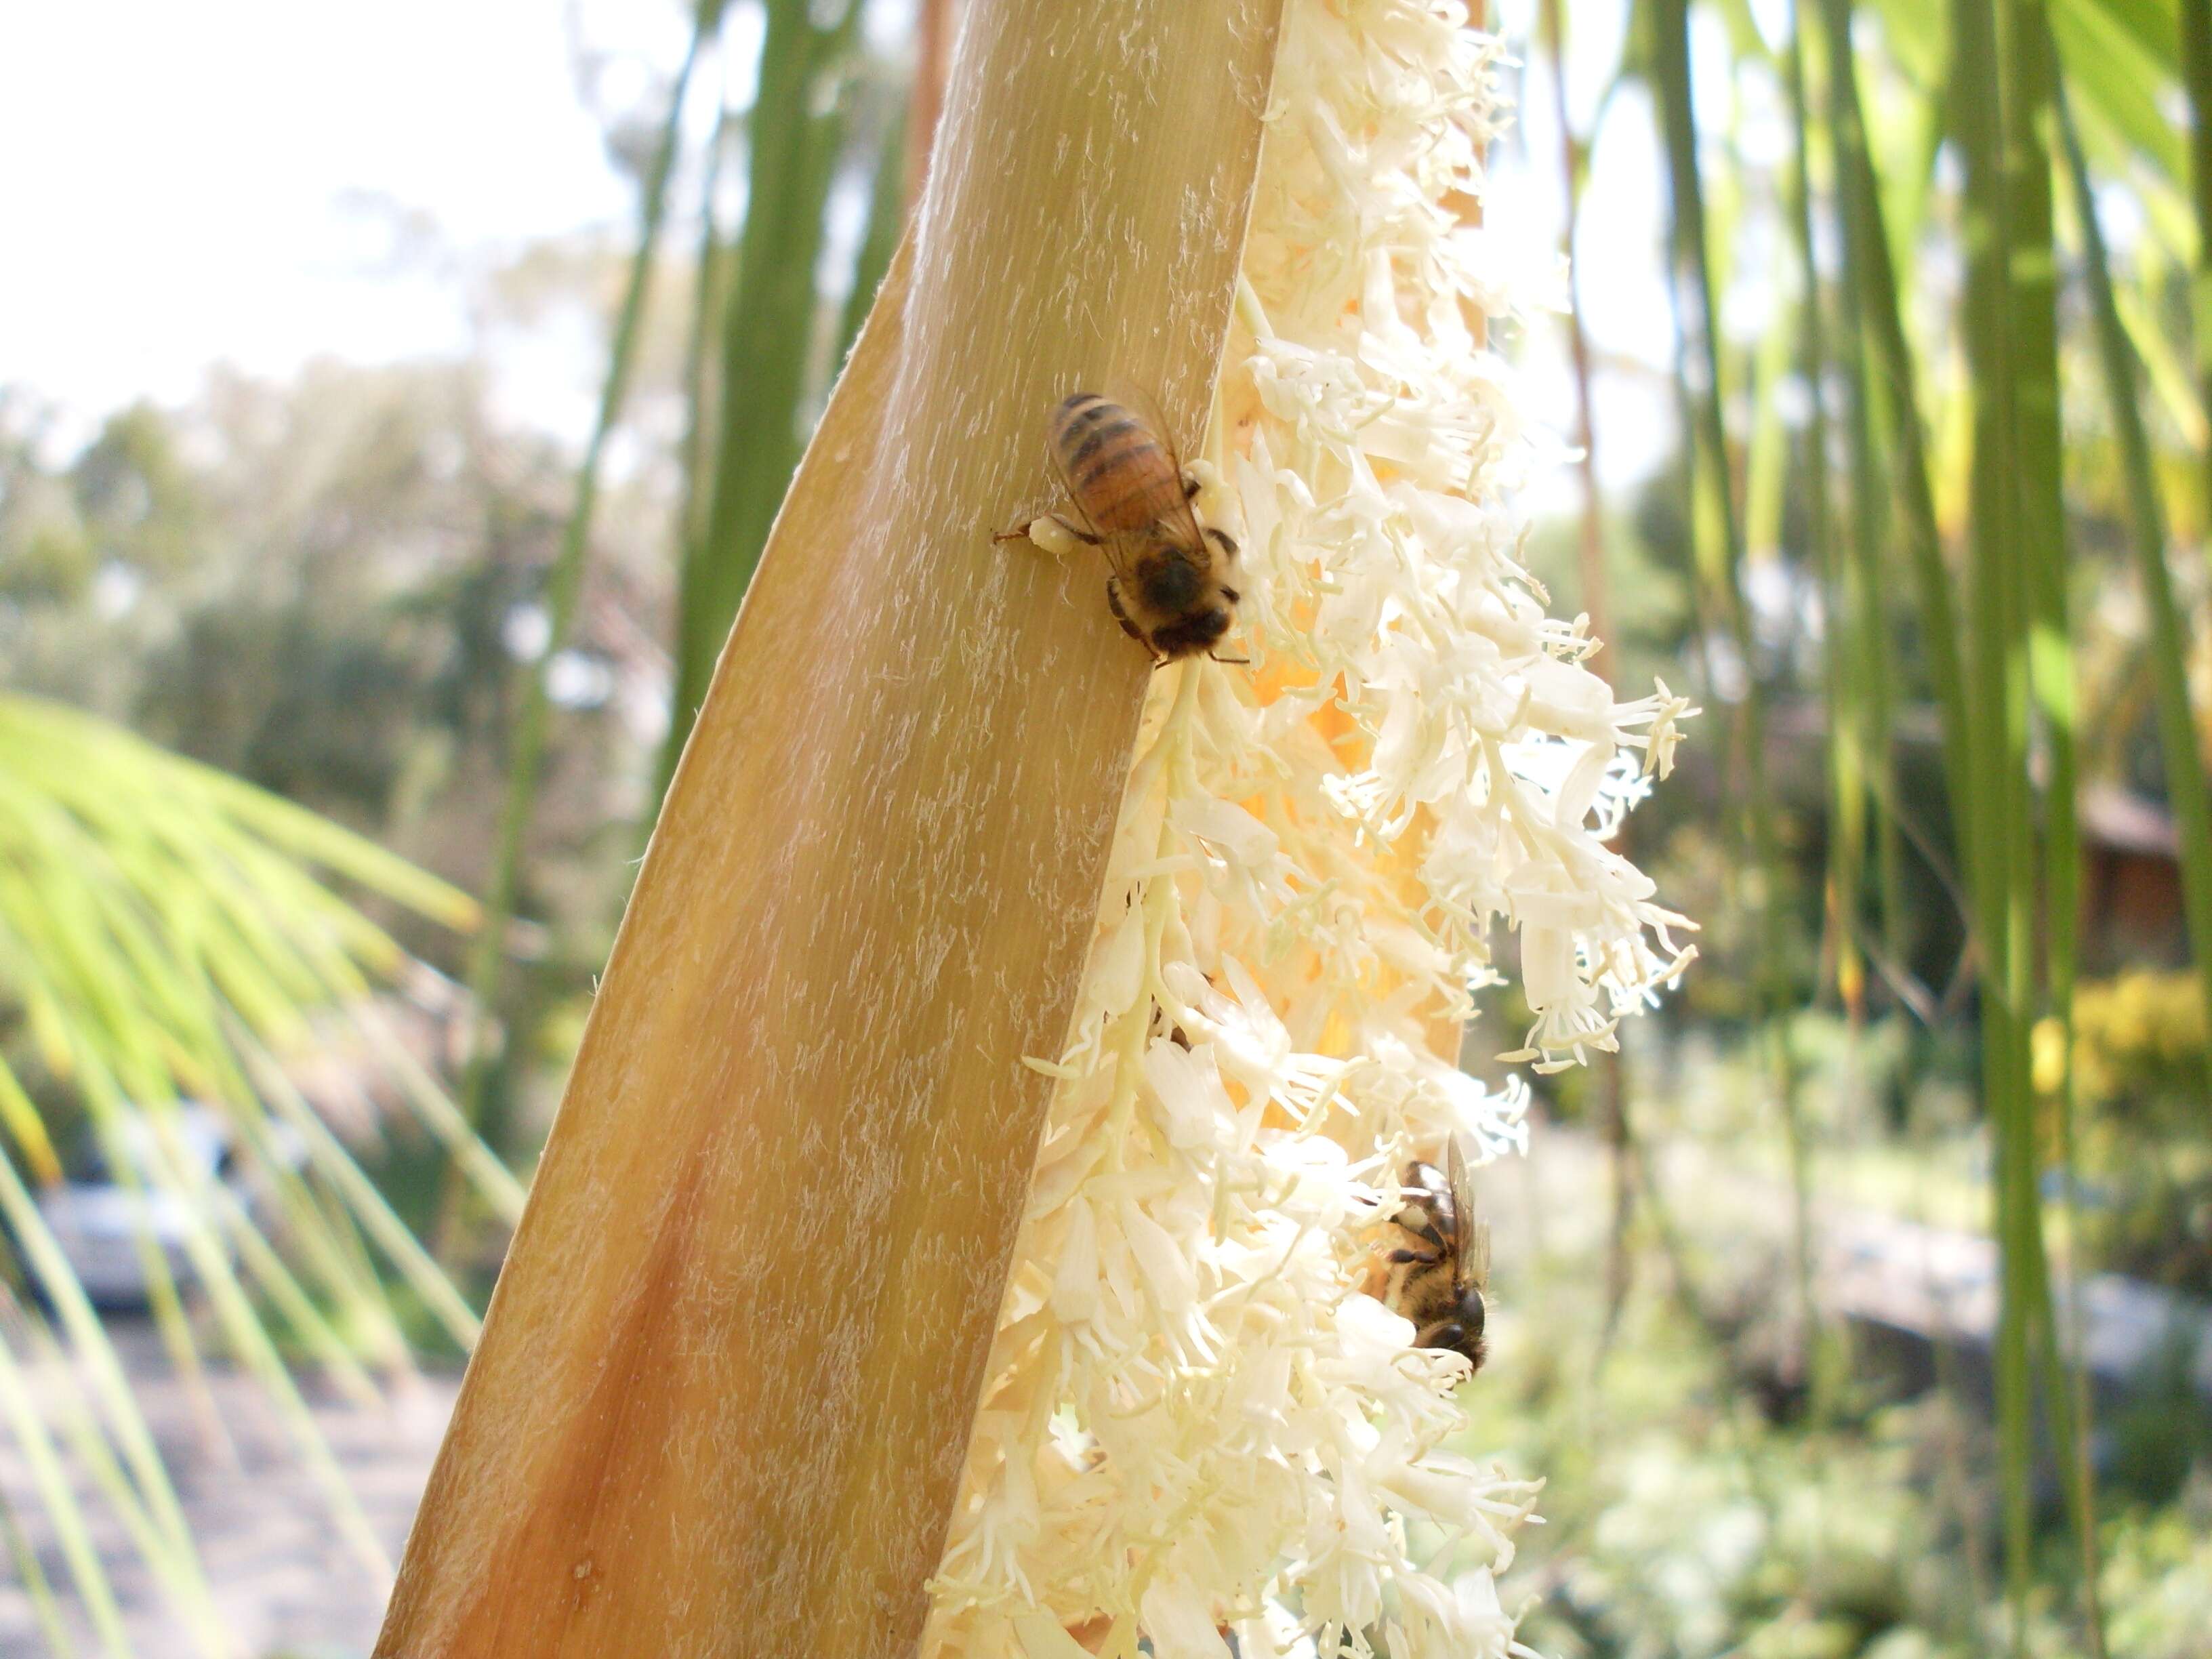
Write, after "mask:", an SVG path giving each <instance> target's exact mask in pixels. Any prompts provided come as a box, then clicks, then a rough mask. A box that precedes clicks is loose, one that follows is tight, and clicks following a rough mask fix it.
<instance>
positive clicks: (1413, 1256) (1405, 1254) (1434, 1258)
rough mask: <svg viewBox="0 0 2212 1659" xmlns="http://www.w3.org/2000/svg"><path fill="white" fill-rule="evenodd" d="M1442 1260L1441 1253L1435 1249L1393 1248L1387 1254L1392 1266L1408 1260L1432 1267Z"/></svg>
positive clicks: (1401, 1264) (1403, 1263)
mask: <svg viewBox="0 0 2212 1659" xmlns="http://www.w3.org/2000/svg"><path fill="white" fill-rule="evenodd" d="M1389 1261H1390V1263H1391V1265H1392V1266H1393V1267H1402V1266H1403V1265H1405V1264H1406V1263H1407V1262H1408V1261H1418V1262H1419V1263H1420V1264H1421V1266H1423V1267H1435V1266H1436V1265H1437V1262H1439V1261H1443V1255H1442V1253H1440V1252H1438V1251H1436V1250H1393V1251H1391V1252H1390V1255H1389Z"/></svg>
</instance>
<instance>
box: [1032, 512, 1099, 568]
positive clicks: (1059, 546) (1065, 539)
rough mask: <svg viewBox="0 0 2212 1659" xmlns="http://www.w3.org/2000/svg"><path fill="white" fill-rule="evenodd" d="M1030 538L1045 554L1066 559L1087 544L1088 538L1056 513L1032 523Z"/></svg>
mask: <svg viewBox="0 0 2212 1659" xmlns="http://www.w3.org/2000/svg"><path fill="white" fill-rule="evenodd" d="M1027 533H1028V535H1029V538H1030V540H1031V541H1033V542H1035V543H1036V544H1037V546H1038V547H1039V548H1040V549H1041V550H1043V551H1044V552H1047V553H1050V554H1052V555H1054V556H1056V557H1059V558H1066V557H1067V556H1069V555H1070V554H1072V553H1074V552H1075V551H1077V550H1079V549H1080V548H1081V547H1083V546H1084V545H1085V542H1086V539H1087V538H1085V536H1084V534H1083V532H1081V531H1079V530H1078V529H1076V527H1075V526H1073V525H1071V524H1069V523H1068V522H1067V521H1066V520H1064V519H1062V518H1061V517H1060V515H1059V514H1058V513H1045V514H1044V515H1042V517H1040V518H1036V519H1033V520H1030V526H1029V530H1028V532H1027Z"/></svg>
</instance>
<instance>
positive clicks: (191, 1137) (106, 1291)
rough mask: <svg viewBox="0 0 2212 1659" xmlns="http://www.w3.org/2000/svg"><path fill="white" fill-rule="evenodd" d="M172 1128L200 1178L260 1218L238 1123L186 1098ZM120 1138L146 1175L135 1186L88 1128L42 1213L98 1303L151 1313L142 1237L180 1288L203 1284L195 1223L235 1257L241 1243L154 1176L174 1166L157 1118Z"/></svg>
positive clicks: (129, 1126)
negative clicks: (235, 1144)
mask: <svg viewBox="0 0 2212 1659" xmlns="http://www.w3.org/2000/svg"><path fill="white" fill-rule="evenodd" d="M171 1127H172V1130H173V1135H174V1139H175V1143H176V1145H177V1146H178V1147H179V1149H180V1150H181V1152H182V1155H183V1157H184V1158H185V1159H186V1160H187V1161H188V1162H189V1164H190V1165H191V1175H192V1177H193V1179H194V1181H195V1182H199V1181H211V1182H221V1183H222V1185H223V1187H224V1188H226V1189H227V1190H228V1192H229V1193H230V1194H231V1196H232V1197H233V1198H234V1199H235V1200H237V1201H238V1203H239V1205H240V1207H241V1208H243V1209H245V1210H246V1212H247V1213H248V1214H252V1213H253V1212H254V1211H255V1209H256V1208H257V1205H258V1200H257V1199H256V1195H255V1194H253V1193H252V1190H251V1189H250V1188H248V1187H247V1186H246V1184H245V1183H244V1182H242V1181H241V1179H240V1170H239V1168H238V1159H237V1158H236V1156H235V1154H234V1151H233V1149H232V1146H231V1132H230V1127H229V1126H228V1124H227V1123H226V1122H225V1121H223V1119H222V1115H220V1114H218V1113H216V1112H215V1111H212V1110H210V1109H209V1108H207V1107H205V1106H202V1105H199V1104H197V1103H192V1102H186V1103H184V1104H183V1105H181V1106H179V1107H178V1108H177V1109H175V1117H174V1121H173V1124H172V1126H171ZM117 1139H118V1141H119V1142H120V1143H121V1146H122V1148H123V1150H124V1154H125V1157H127V1158H129V1159H130V1160H131V1164H132V1166H133V1167H134V1168H135V1169H136V1170H137V1172H138V1176H139V1179H138V1182H137V1187H136V1189H135V1190H134V1188H132V1187H131V1186H130V1185H126V1184H125V1183H124V1182H119V1181H118V1180H117V1179H116V1178H115V1172H114V1170H113V1168H112V1165H111V1164H110V1162H109V1159H108V1155H107V1151H106V1147H105V1146H104V1145H102V1143H101V1142H100V1139H98V1138H97V1137H94V1136H93V1135H92V1134H90V1133H87V1135H86V1137H85V1142H84V1145H83V1147H82V1151H81V1153H80V1155H79V1156H78V1157H76V1158H73V1159H72V1160H71V1161H70V1173H69V1175H68V1177H67V1178H66V1179H64V1181H62V1182H60V1183H59V1184H58V1185H56V1186H52V1187H49V1188H45V1189H44V1190H42V1191H41V1192H40V1194H39V1195H38V1204H39V1213H40V1215H41V1216H42V1217H43V1218H45V1220H46V1226H47V1229H48V1230H49V1231H51V1232H52V1234H53V1236H54V1239H55V1242H56V1243H58V1244H59V1246H60V1247H61V1251H62V1254H63V1255H64V1256H65V1257H67V1258H68V1261H69V1264H70V1267H71V1268H73V1269H74V1270H75V1271H76V1277H77V1282H78V1283H79V1284H80V1285H82V1286H83V1287H84V1292H85V1295H86V1296H87V1297H89V1298H90V1300H91V1302H92V1304H93V1305H94V1307H95V1308H99V1309H101V1310H105V1311H109V1312H133V1311H138V1310H143V1309H144V1308H145V1307H146V1305H147V1301H148V1297H149V1284H148V1277H147V1271H146V1260H145V1257H144V1256H143V1254H142V1253H141V1249H140V1243H139V1241H140V1237H141V1236H142V1234H143V1235H145V1236H149V1237H151V1239H152V1240H153V1242H154V1243H155V1247H156V1248H157V1249H160V1250H161V1255H162V1259H163V1260H164V1261H167V1264H168V1268H169V1273H170V1276H171V1277H172V1278H173V1279H174V1280H175V1281H176V1283H177V1285H179V1287H180V1288H181V1287H185V1286H188V1285H191V1284H193V1283H195V1282H196V1281H197V1278H198V1274H197V1271H196V1270H195V1268H194V1267H193V1266H192V1261H191V1252H190V1250H189V1249H187V1248H186V1245H185V1240H186V1239H187V1238H188V1237H190V1236H191V1230H192V1228H193V1227H194V1226H195V1225H197V1226H202V1227H205V1228H207V1229H208V1231H209V1236H210V1237H211V1238H213V1239H214V1240H215V1241H216V1245H217V1248H219V1249H222V1251H223V1252H224V1254H225V1255H226V1256H228V1255H229V1254H230V1251H231V1244H230V1240H229V1238H228V1234H227V1231H226V1230H225V1228H224V1227H223V1225H222V1223H221V1221H220V1220H219V1219H218V1218H214V1217H211V1216H208V1215H206V1214H204V1213H203V1210H204V1206H203V1205H202V1204H199V1203H197V1202H196V1201H195V1200H193V1199H192V1198H191V1197H190V1196H189V1195H187V1194H185V1193H184V1192H182V1191H179V1188H178V1184H177V1183H176V1182H173V1181H170V1180H166V1179H165V1180H156V1179H155V1178H154V1176H153V1174H152V1172H153V1171H154V1170H157V1169H166V1168H167V1162H166V1160H164V1159H163V1158H161V1157H160V1155H159V1148H158V1146H157V1143H156V1142H155V1130H154V1126H153V1125H152V1124H151V1123H150V1122H149V1121H147V1120H146V1119H145V1118H144V1117H143V1115H138V1114H135V1113H134V1114H133V1115H131V1118H130V1120H129V1121H127V1122H125V1124H124V1125H123V1126H122V1127H121V1129H120V1131H119V1133H118V1136H117ZM279 1156H280V1157H287V1158H288V1159H289V1158H290V1151H289V1146H280V1147H279Z"/></svg>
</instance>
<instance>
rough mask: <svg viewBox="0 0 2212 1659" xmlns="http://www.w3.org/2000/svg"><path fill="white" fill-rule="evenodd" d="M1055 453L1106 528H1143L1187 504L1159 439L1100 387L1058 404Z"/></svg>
mask: <svg viewBox="0 0 2212 1659" xmlns="http://www.w3.org/2000/svg"><path fill="white" fill-rule="evenodd" d="M1052 453H1054V456H1056V457H1057V458H1058V459H1059V461H1060V467H1061V469H1062V470H1063V471H1066V474H1067V483H1068V488H1069V489H1072V490H1073V491H1074V493H1075V499H1076V501H1077V502H1078V504H1079V505H1080V506H1081V507H1082V508H1083V511H1084V513H1085V515H1086V516H1087V517H1088V518H1089V519H1090V520H1091V523H1092V524H1093V525H1095V526H1097V528H1098V529H1100V530H1102V531H1108V532H1113V531H1130V530H1142V529H1144V528H1146V526H1150V525H1154V524H1158V522H1159V521H1160V520H1163V519H1164V518H1166V517H1167V516H1168V515H1169V514H1170V513H1174V512H1176V511H1177V510H1179V509H1180V508H1181V507H1182V501H1183V489H1182V479H1181V478H1179V477H1176V469H1175V463H1174V462H1173V461H1172V460H1170V459H1169V456H1168V452H1167V450H1166V448H1165V447H1164V446H1163V445H1162V444H1161V442H1160V441H1159V439H1158V437H1157V436H1156V435H1154V434H1153V432H1152V429H1151V428H1149V427H1147V426H1146V424H1145V423H1144V422H1143V421H1141V420H1139V418H1138V417H1137V416H1134V415H1133V414H1131V413H1130V412H1129V411H1128V410H1127V409H1124V408H1123V407H1122V406H1121V404H1117V403H1112V402H1109V400H1108V399H1106V398H1102V397H1100V396H1099V395H1098V394H1097V392H1077V393H1076V394H1075V395H1074V396H1073V397H1072V398H1068V399H1067V401H1066V402H1065V403H1063V404H1060V407H1059V408H1058V409H1056V410H1053V413H1052Z"/></svg>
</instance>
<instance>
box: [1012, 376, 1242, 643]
mask: <svg viewBox="0 0 2212 1659" xmlns="http://www.w3.org/2000/svg"><path fill="white" fill-rule="evenodd" d="M1048 438H1049V441H1050V447H1051V450H1052V458H1053V464H1054V465H1055V466H1056V467H1057V468H1058V469H1059V471H1060V479H1061V482H1063V483H1065V484H1066V486H1067V493H1068V495H1069V497H1070V499H1071V501H1073V505H1074V507H1075V511H1076V515H1077V517H1078V518H1079V520H1081V524H1080V526H1078V525H1076V524H1072V523H1070V522H1069V521H1068V520H1066V519H1065V518H1062V517H1061V516H1060V514H1059V513H1046V514H1045V515H1044V516H1043V517H1042V518H1040V519H1037V520H1034V521H1033V522H1031V523H1030V524H1029V525H1027V526H1024V528H1022V529H1020V530H1010V531H1007V532H1004V533H1003V534H1001V535H1000V536H999V537H998V538H996V539H997V540H1000V541H1002V542H1003V541H1012V540H1014V539H1016V538H1019V537H1022V536H1027V537H1028V538H1030V540H1031V541H1033V542H1035V543H1036V544H1037V545H1038V546H1039V547H1042V548H1043V549H1044V550H1045V551H1047V552H1048V553H1060V554H1066V553H1068V552H1071V551H1073V549H1074V548H1075V547H1076V546H1078V545H1085V546H1090V547H1095V548H1097V549H1098V550H1100V551H1101V552H1103V554H1104V555H1105V556H1106V562H1107V564H1108V565H1109V567H1110V568H1111V572H1112V574H1109V576H1108V577H1107V578H1106V604H1107V605H1108V607H1109V609H1110V610H1111V611H1113V613H1114V619H1115V621H1116V622H1118V623H1121V629H1122V631H1123V632H1125V633H1126V634H1127V635H1129V637H1130V638H1131V639H1133V640H1135V641H1137V642H1138V643H1139V645H1142V646H1143V647H1145V649H1146V650H1147V651H1149V652H1151V653H1152V661H1153V663H1154V665H1158V664H1161V663H1165V662H1173V661H1175V660H1176V659H1177V658H1180V657H1194V656H1199V655H1201V654H1203V655H1206V656H1209V657H1212V656H1213V655H1214V650H1213V647H1215V646H1217V645H1218V644H1219V643H1220V642H1221V640H1222V637H1223V636H1224V635H1226V634H1227V633H1228V632H1229V629H1230V627H1231V623H1234V622H1235V620H1236V606H1237V600H1238V599H1240V598H1242V597H1243V596H1242V595H1240V594H1239V593H1238V592H1237V589H1236V588H1235V587H1233V586H1231V585H1230V581H1229V577H1230V575H1231V573H1232V572H1233V570H1234V568H1235V566H1236V563H1237V543H1236V540H1235V538H1232V537H1231V535H1230V534H1229V533H1228V532H1226V531H1225V530H1222V529H1220V528H1219V527H1218V526H1214V525H1210V524H1207V523H1205V522H1204V521H1203V520H1201V518H1200V513H1199V512H1198V510H1197V507H1196V506H1195V505H1194V502H1198V501H1200V500H1201V498H1202V497H1203V496H1204V495H1206V494H1207V493H1209V492H1210V491H1211V490H1212V489H1215V488H1216V486H1215V485H1214V484H1213V483H1212V479H1211V477H1210V476H1209V475H1210V473H1211V469H1210V468H1209V469H1206V470H1205V471H1200V467H1198V466H1196V465H1194V466H1191V467H1188V468H1186V467H1184V466H1183V465H1182V464H1181V463H1180V462H1179V461H1178V460H1177V459H1176V454H1175V451H1174V449H1173V448H1172V447H1170V444H1169V442H1168V441H1167V439H1166V438H1165V437H1164V436H1163V435H1162V434H1161V432H1160V431H1159V429H1158V425H1157V423H1156V422H1152V421H1150V420H1147V419H1146V417H1144V416H1139V415H1138V414H1136V413H1134V412H1133V410H1130V409H1128V408H1127V406H1125V405H1124V404H1118V403H1114V402H1111V401H1109V399H1107V398H1102V397H1100V396H1099V395H1098V394H1097V392H1077V393H1076V394H1075V395H1074V396H1073V397H1071V398H1067V399H1066V401H1065V402H1063V403H1062V404H1060V407H1059V408H1057V409H1055V410H1053V412H1052V422H1051V425H1050V427H1049V428H1048ZM1215 660H1216V661H1218V662H1237V661H1242V660H1243V659H1242V658H1231V657H1215Z"/></svg>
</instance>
